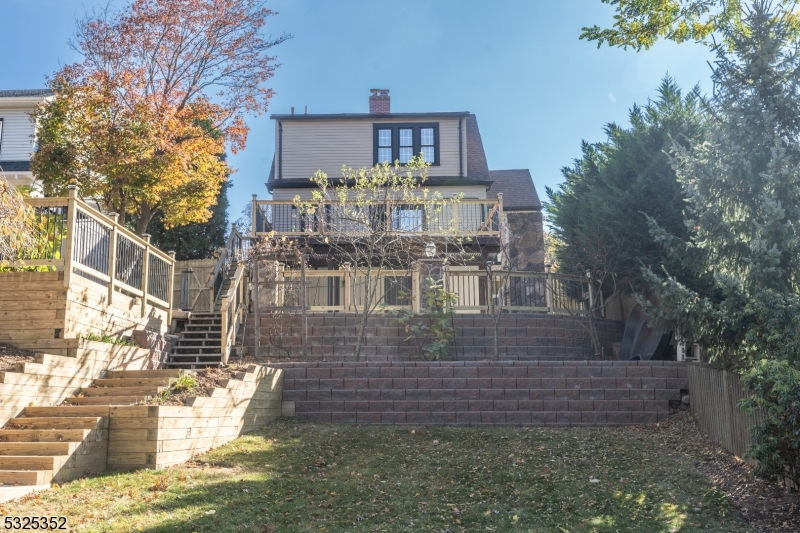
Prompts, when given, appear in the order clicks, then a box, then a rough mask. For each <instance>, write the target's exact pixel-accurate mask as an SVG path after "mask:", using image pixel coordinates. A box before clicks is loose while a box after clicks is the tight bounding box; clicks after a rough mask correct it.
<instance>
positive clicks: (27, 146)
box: [0, 89, 53, 186]
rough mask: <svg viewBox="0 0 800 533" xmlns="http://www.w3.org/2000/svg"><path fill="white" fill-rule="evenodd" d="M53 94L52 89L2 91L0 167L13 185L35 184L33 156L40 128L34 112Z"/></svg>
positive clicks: (0, 99)
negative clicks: (37, 126)
mask: <svg viewBox="0 0 800 533" xmlns="http://www.w3.org/2000/svg"><path fill="white" fill-rule="evenodd" d="M52 94H53V93H52V91H50V90H49V89H25V90H4V91H0V170H2V172H3V174H4V175H5V177H6V179H7V180H8V182H9V183H10V184H11V185H14V186H21V185H23V186H32V185H33V184H34V176H33V174H32V173H31V156H32V155H33V152H34V149H35V146H36V141H35V133H36V128H35V125H34V123H33V121H32V120H31V116H30V114H31V113H32V112H33V111H34V110H35V109H36V106H37V105H39V103H40V102H42V100H44V99H46V98H48V97H49V96H52Z"/></svg>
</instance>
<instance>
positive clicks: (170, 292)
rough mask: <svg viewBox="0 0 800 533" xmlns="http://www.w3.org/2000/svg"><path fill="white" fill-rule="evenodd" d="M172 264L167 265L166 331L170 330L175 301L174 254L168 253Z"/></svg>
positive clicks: (172, 252)
mask: <svg viewBox="0 0 800 533" xmlns="http://www.w3.org/2000/svg"><path fill="white" fill-rule="evenodd" d="M168 253H169V257H170V259H172V264H170V265H169V288H168V289H167V297H168V298H169V301H168V303H169V306H167V331H170V330H171V329H172V302H173V301H175V296H174V295H173V291H174V290H175V252H174V251H171V252H168Z"/></svg>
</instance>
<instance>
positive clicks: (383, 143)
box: [376, 129, 393, 163]
mask: <svg viewBox="0 0 800 533" xmlns="http://www.w3.org/2000/svg"><path fill="white" fill-rule="evenodd" d="M392 161H393V160H392V130H391V129H379V130H378V160H377V161H376V163H392Z"/></svg>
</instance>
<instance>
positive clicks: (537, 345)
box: [244, 312, 622, 361]
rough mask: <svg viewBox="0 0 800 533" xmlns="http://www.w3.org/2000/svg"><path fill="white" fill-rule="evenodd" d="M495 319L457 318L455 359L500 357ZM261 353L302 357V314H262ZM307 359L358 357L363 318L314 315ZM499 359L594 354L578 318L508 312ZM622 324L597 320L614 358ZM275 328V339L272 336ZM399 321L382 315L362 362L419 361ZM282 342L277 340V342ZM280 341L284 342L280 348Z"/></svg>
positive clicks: (369, 332) (250, 337)
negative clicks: (496, 351)
mask: <svg viewBox="0 0 800 533" xmlns="http://www.w3.org/2000/svg"><path fill="white" fill-rule="evenodd" d="M494 319H495V317H494V316H493V315H487V314H478V313H476V314H458V315H456V316H455V317H454V318H453V321H452V324H453V327H454V329H455V341H454V343H453V345H452V346H451V347H450V349H449V357H451V358H453V359H456V360H458V361H482V360H487V359H490V360H491V359H494V357H495V353H494V333H495V330H494ZM260 321H261V328H260V329H261V342H260V349H259V355H260V356H262V357H269V358H270V359H271V360H273V361H275V360H280V359H288V360H292V359H301V357H302V353H303V350H302V328H301V319H300V316H299V315H294V316H292V315H283V316H280V317H277V318H274V317H270V316H269V315H267V316H264V315H262V316H261V318H260ZM307 322H308V329H307V335H308V337H307V340H308V349H307V353H306V360H312V361H314V360H316V361H353V360H354V356H353V347H354V346H355V344H356V338H357V334H358V328H359V325H360V323H361V317H360V316H358V315H355V314H352V313H340V312H336V313H310V314H309V315H308V318H307ZM497 326H498V328H497V334H498V347H499V349H498V352H499V358H500V359H501V360H504V361H580V360H585V359H591V358H593V348H592V343H591V340H590V339H589V336H588V333H587V330H586V329H585V328H584V327H583V325H581V324H580V323H579V321H578V319H575V318H572V317H569V316H566V315H548V314H545V313H506V314H503V315H502V316H500V317H499V319H498V324H497ZM618 327H621V324H620V323H617V322H614V321H611V320H605V319H597V328H598V334H599V337H600V342H601V345H603V347H604V349H605V358H610V357H611V356H612V348H611V344H612V343H613V342H616V341H618V340H619V339H620V338H621V337H622V332H621V331H618ZM255 330H256V328H255V320H254V315H253V314H252V313H251V314H250V316H249V317H248V319H247V321H246V326H245V331H246V332H247V335H245V337H244V344H245V346H247V349H248V353H251V354H253V353H255V346H256V339H255ZM270 332H272V334H273V336H274V337H279V339H277V338H272V339H271V338H270ZM408 337H409V333H408V332H407V331H406V330H405V328H404V327H403V326H402V325H398V323H397V320H395V319H392V318H389V317H383V316H379V315H378V314H376V315H375V316H372V317H370V318H369V320H368V322H367V327H366V329H365V339H364V346H363V347H362V350H361V360H362V361H364V360H368V361H416V360H419V359H420V348H419V345H418V344H417V342H416V340H415V339H410V340H407V339H408ZM276 341H277V342H276ZM276 344H280V345H281V346H280V347H277V346H276Z"/></svg>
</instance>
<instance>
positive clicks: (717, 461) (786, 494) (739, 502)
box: [697, 452, 800, 533]
mask: <svg viewBox="0 0 800 533" xmlns="http://www.w3.org/2000/svg"><path fill="white" fill-rule="evenodd" d="M697 469H698V470H699V471H700V472H702V473H704V474H705V475H706V476H708V478H709V479H710V480H711V481H712V482H713V483H714V485H716V486H717V487H719V488H720V489H721V490H723V491H725V494H727V495H728V497H729V498H730V499H731V501H732V502H733V505H734V506H735V507H736V508H737V509H739V512H741V513H742V516H744V517H745V518H746V519H747V521H748V522H750V525H751V526H753V527H754V528H755V529H757V530H758V531H761V532H770V533H797V532H798V531H800V494H798V493H796V492H795V493H793V492H791V491H790V490H789V489H786V488H784V487H782V486H780V485H778V484H776V483H770V482H768V481H765V480H763V479H760V478H757V477H755V476H753V474H752V467H751V466H750V465H748V464H747V463H745V462H744V461H741V460H739V459H737V458H736V457H734V456H732V455H728V454H727V453H725V452H722V453H720V454H718V455H717V456H716V457H714V458H712V459H710V460H706V461H703V462H701V463H698V465H697Z"/></svg>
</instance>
